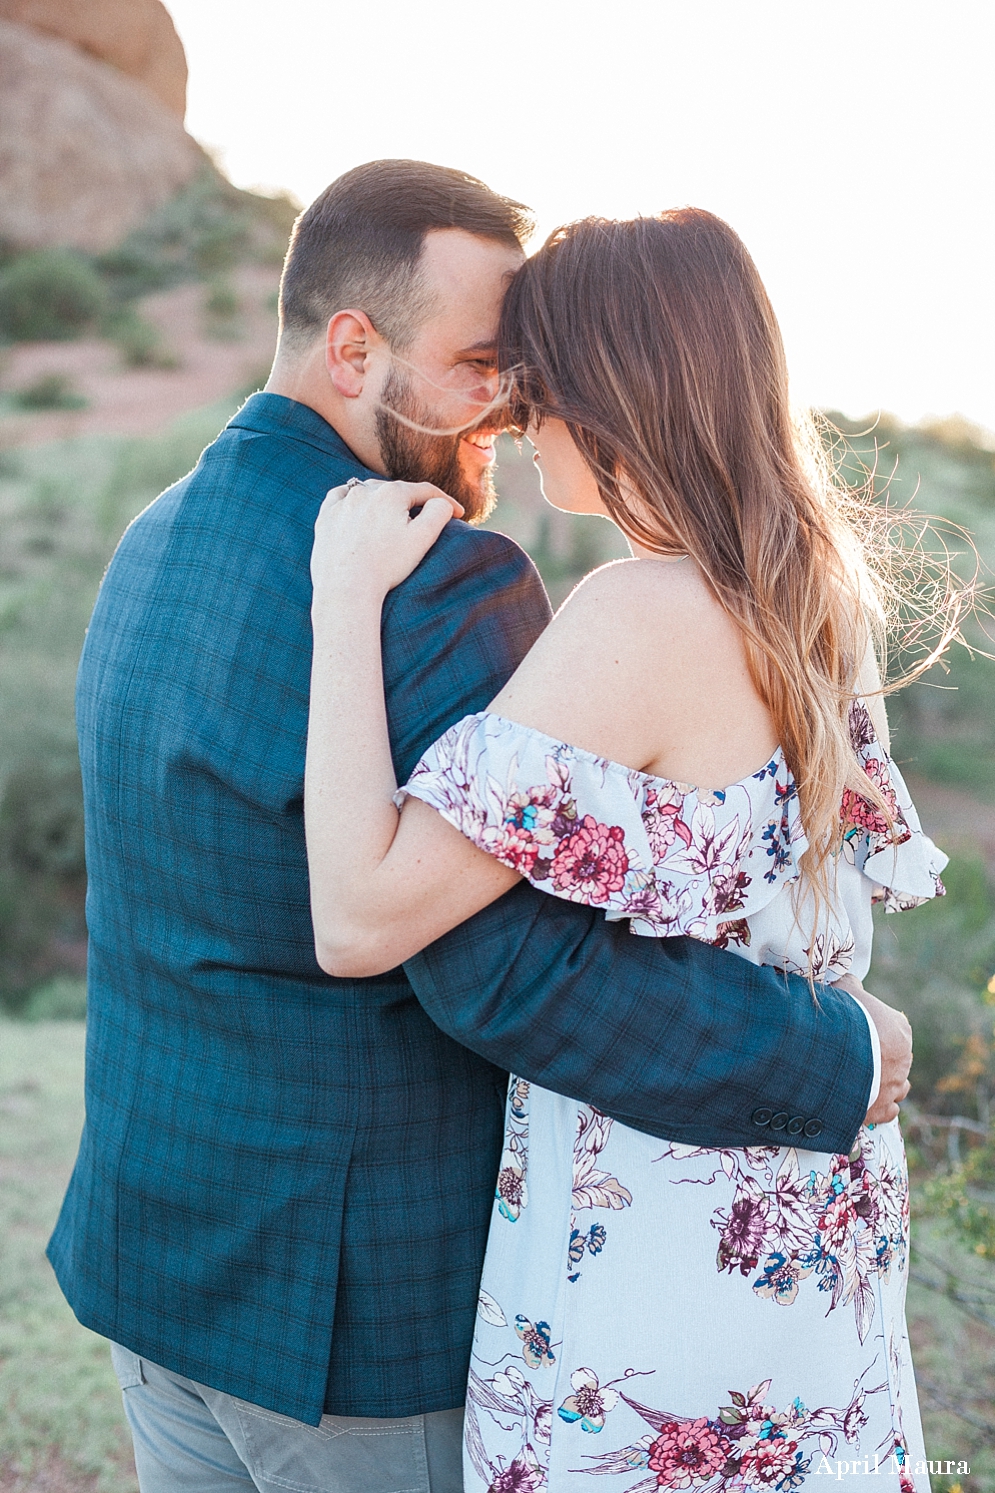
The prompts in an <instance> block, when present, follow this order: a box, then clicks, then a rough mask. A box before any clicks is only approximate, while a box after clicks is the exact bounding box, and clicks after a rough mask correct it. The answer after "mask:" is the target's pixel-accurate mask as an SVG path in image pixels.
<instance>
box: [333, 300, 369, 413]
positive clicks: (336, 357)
mask: <svg viewBox="0 0 995 1493" xmlns="http://www.w3.org/2000/svg"><path fill="white" fill-rule="evenodd" d="M382 341H383V338H382V337H381V336H380V334H379V333H378V332H377V330H376V328H375V327H374V325H373V323H372V322H371V321H370V318H369V317H368V316H367V315H366V313H365V312H364V311H336V313H335V315H334V316H333V317H332V319H331V321H330V322H329V323H328V330H327V332H326V334H325V367H326V368H327V369H328V377H329V378H330V379H331V381H332V384H333V386H334V388H335V390H336V392H337V393H339V394H341V395H342V396H343V397H344V398H345V399H357V398H358V397H359V395H360V394H362V392H363V384H364V382H365V379H366V375H367V374H368V373H369V371H370V355H371V354H372V352H373V350H374V348H375V347H377V346H378V345H379V344H380V343H381V342H382Z"/></svg>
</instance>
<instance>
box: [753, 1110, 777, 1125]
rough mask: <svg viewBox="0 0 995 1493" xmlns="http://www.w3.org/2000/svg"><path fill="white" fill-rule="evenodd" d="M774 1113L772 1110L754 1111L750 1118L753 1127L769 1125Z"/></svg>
mask: <svg viewBox="0 0 995 1493" xmlns="http://www.w3.org/2000/svg"><path fill="white" fill-rule="evenodd" d="M773 1113H774V1111H773V1110H772V1109H755V1110H754V1111H753V1113H752V1115H751V1116H750V1119H751V1120H752V1121H753V1123H754V1125H769V1124H770V1122H771V1117H772V1115H773Z"/></svg>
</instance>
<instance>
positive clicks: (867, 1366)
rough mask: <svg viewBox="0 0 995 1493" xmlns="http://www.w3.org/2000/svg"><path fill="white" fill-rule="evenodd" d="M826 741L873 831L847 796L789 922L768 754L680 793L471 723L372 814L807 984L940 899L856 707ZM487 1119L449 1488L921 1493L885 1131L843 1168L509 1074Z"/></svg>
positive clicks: (573, 751) (895, 1178)
mask: <svg viewBox="0 0 995 1493" xmlns="http://www.w3.org/2000/svg"><path fill="white" fill-rule="evenodd" d="M851 727H852V731H853V737H854V744H855V746H856V748H857V751H858V754H859V757H860V761H861V764H862V766H863V769H864V771H865V772H866V773H867V775H868V777H869V778H871V779H873V781H874V782H875V783H877V784H878V786H879V787H880V788H881V789H882V790H883V791H884V793H885V795H886V796H887V798H888V800H889V802H890V804H891V805H892V808H893V811H894V816H895V825H896V831H897V834H896V836H895V838H894V839H893V838H892V835H891V834H890V833H889V830H888V826H887V824H886V823H885V821H884V819H883V817H882V816H881V815H880V814H879V813H878V812H877V811H876V810H875V809H874V807H873V806H872V805H871V804H870V803H869V802H868V801H867V800H866V799H864V798H862V797H861V796H860V795H859V794H858V793H856V792H853V791H851V790H849V789H848V790H847V791H846V793H845V795H844V799H843V802H842V805H841V814H842V817H843V823H844V838H843V850H842V853H841V854H840V855H839V856H838V858H837V861H836V863H835V871H834V874H835V895H834V896H833V897H832V899H831V902H830V905H829V906H828V907H825V908H824V909H823V912H822V913H821V915H820V921H819V923H818V926H817V928H816V929H815V930H814V931H813V909H812V907H811V905H810V904H809V903H807V902H806V901H805V900H804V896H803V894H802V893H801V891H800V886H799V875H798V861H799V857H800V856H801V854H802V852H803V851H804V850H805V848H806V840H805V835H804V830H803V827H802V824H801V822H800V818H799V813H798V796H797V791H796V788H795V784H794V782H793V781H792V777H791V774H790V772H789V770H788V768H787V765H786V763H785V760H784V757H783V755H782V753H781V752H780V751H778V752H777V753H776V754H775V755H774V757H772V759H771V760H770V761H769V762H768V763H767V764H766V765H765V766H764V767H762V768H761V769H760V771H759V772H756V773H753V774H752V775H751V776H750V777H748V778H744V779H743V780H742V781H741V782H738V783H735V784H733V785H732V786H731V787H728V788H724V789H721V790H716V791H714V792H705V791H703V790H700V789H695V788H692V787H689V786H688V785H687V784H684V783H675V782H670V781H667V780H665V779H661V778H656V777H652V776H650V775H648V774H646V773H642V772H634V771H631V770H630V769H628V768H625V767H622V766H620V765H619V764H618V763H614V762H608V761H605V760H603V759H601V758H599V757H596V756H594V755H593V754H592V753H590V752H586V751H582V750H580V749H578V748H577V747H572V746H567V745H565V744H564V743H563V742H559V741H555V740H552V739H551V738H549V737H547V736H544V735H542V734H541V733H540V732H538V731H534V730H531V729H528V728H526V727H523V726H519V725H516V724H515V723H513V722H511V721H507V720H504V719H502V718H501V717H499V716H495V715H492V714H481V715H474V716H468V717H467V718H466V719H465V720H463V721H461V722H460V723H459V724H458V725H456V726H454V727H453V728H452V729H451V730H450V731H448V732H447V733H446V734H445V736H443V737H442V738H441V739H440V740H439V741H438V742H436V744H435V745H434V746H433V747H432V748H431V749H430V750H429V752H428V753H427V754H426V756H425V757H424V758H423V759H422V761H421V762H420V763H419V765H418V767H417V768H416V769H415V772H414V774H413V776H412V778H411V780H410V782H409V783H408V784H407V786H406V788H404V789H401V790H400V792H399V794H398V802H403V799H404V797H405V796H406V795H408V794H411V795H415V796H416V797H418V798H421V799H423V800H424V801H425V802H426V803H429V804H431V805H432V806H433V807H434V808H435V809H437V810H438V811H439V812H440V813H441V814H442V815H443V816H444V818H446V819H447V820H448V821H449V822H450V823H452V824H454V825H455V826H456V827H457V828H458V829H460V830H461V831H462V832H463V833H464V834H465V835H467V836H468V837H469V838H470V839H471V840H473V842H474V843H475V844H476V845H478V846H480V847H481V848H482V849H484V850H486V851H488V852H490V853H491V854H492V855H494V856H496V857H497V858H498V859H499V860H501V861H503V862H504V863H505V864H507V865H509V866H512V867H513V868H514V869H515V870H516V871H519V872H521V873H522V874H523V875H524V876H526V877H528V879H529V880H530V881H532V882H533V883H534V884H535V885H536V886H539V887H541V888H542V889H543V890H545V891H547V892H549V893H551V894H552V895H553V896H558V897H564V898H567V899H568V900H570V901H574V902H584V903H588V904H590V905H592V906H595V907H599V908H602V909H603V910H604V912H605V914H606V916H607V917H609V918H612V919H617V918H628V919H629V920H630V922H631V927H632V931H633V932H634V933H638V934H644V935H648V936H651V937H657V938H666V937H669V936H672V935H675V934H688V935H690V936H691V937H694V938H700V939H704V940H707V941H709V942H711V943H715V944H718V945H720V946H721V947H723V948H728V949H731V950H734V951H735V952H736V953H737V954H740V955H741V956H742V957H743V958H744V959H751V960H753V961H754V962H755V963H764V964H773V965H777V966H779V967H780V968H782V969H788V970H795V971H798V972H805V971H807V970H808V968H809V967H810V965H811V967H812V969H813V971H814V973H815V975H816V977H817V978H818V979H820V980H826V981H830V982H831V981H833V980H835V979H837V978H839V976H840V975H841V974H843V973H844V971H846V970H852V971H853V972H854V973H855V974H857V975H858V976H863V975H864V974H865V973H866V971H867V968H868V965H869V963H870V954H871V935H872V925H871V904H872V901H875V900H883V901H884V902H885V905H886V907H887V908H888V910H889V911H893V910H899V909H903V908H906V907H911V906H915V905H917V904H919V903H920V902H923V901H925V900H927V899H928V898H931V897H934V896H937V895H941V894H942V891H943V887H942V884H941V882H940V881H939V872H940V871H941V870H942V869H943V866H944V865H945V864H946V857H945V856H943V855H942V854H941V853H940V852H939V851H938V850H937V849H936V848H935V846H934V845H933V844H932V843H931V841H929V840H928V839H927V838H926V837H925V835H923V833H922V830H921V828H920V825H919V820H918V817H917V815H916V812H915V809H914V807H913V805H912V803H911V800H910V798H909V795H908V792H907V789H906V787H905V784H904V783H903V781H902V778H901V775H900V774H899V772H898V770H897V768H896V767H895V765H894V763H893V762H892V761H891V760H890V759H889V757H888V755H887V753H886V752H885V751H884V749H883V748H882V747H881V745H880V744H879V743H878V741H877V740H876V738H875V735H874V732H873V728H872V726H871V722H870V719H869V716H868V713H867V711H866V709H865V707H864V706H863V705H862V704H857V705H855V706H854V708H853V710H852V713H851ZM896 839H897V842H898V843H895V840H896ZM506 1115H507V1118H506V1137H505V1148H504V1155H503V1158H502V1162H501V1171H500V1175H499V1177H498V1181H497V1190H496V1196H495V1200H494V1213H493V1218H492V1222H491V1229H490V1237H489V1241H488V1246H487V1258H486V1263H485V1266H484V1274H483V1285H482V1290H481V1294H480V1305H479V1312H478V1322H477V1332H476V1336H475V1341H474V1349H473V1358H472V1367H471V1373H470V1381H469V1386H468V1391H467V1417H466V1439H465V1469H464V1470H465V1479H466V1487H467V1489H468V1490H473V1493H483V1490H485V1489H486V1490H492V1493H533V1490H539V1489H542V1488H545V1487H547V1486H548V1488H549V1489H550V1493H597V1489H598V1486H599V1483H598V1481H597V1479H599V1478H600V1479H604V1478H606V1477H608V1478H611V1480H612V1481H611V1483H609V1484H608V1485H607V1486H608V1488H611V1489H616V1490H618V1493H652V1490H655V1489H657V1488H661V1489H670V1488H673V1489H692V1488H693V1489H696V1490H707V1493H734V1490H747V1489H750V1490H758V1493H760V1490H776V1493H785V1490H794V1489H797V1488H799V1487H801V1486H802V1485H803V1484H806V1483H811V1486H812V1488H814V1489H817V1488H818V1487H819V1486H820V1484H819V1483H818V1482H812V1480H813V1479H814V1478H817V1477H818V1476H819V1475H820V1474H821V1475H822V1476H824V1477H826V1476H830V1475H831V1476H832V1477H833V1478H834V1479H836V1480H837V1481H839V1480H840V1476H841V1475H846V1476H847V1477H848V1479H849V1478H850V1477H855V1476H858V1475H859V1476H861V1477H868V1478H872V1479H873V1480H872V1481H871V1482H870V1483H868V1484H867V1485H866V1486H867V1488H868V1493H871V1490H872V1489H873V1490H875V1493H877V1490H880V1493H885V1490H886V1489H892V1490H895V1493H913V1490H914V1493H929V1478H928V1476H927V1475H926V1469H925V1468H924V1466H923V1464H924V1459H925V1451H924V1449H923V1441H922V1430H921V1426H920V1421H919V1411H918V1406H917V1403H916V1393H915V1383H914V1379H913V1373H912V1363H911V1359H910V1356H909V1346H908V1339H907V1334H906V1328H905V1288H906V1271H907V1246H908V1181H907V1174H906V1167H905V1158H904V1153H903V1149H902V1139H901V1135H900V1133H899V1128H898V1122H897V1121H894V1122H892V1123H891V1124H888V1125H879V1126H877V1127H868V1128H865V1129H862V1130H861V1132H860V1134H859V1136H858V1137H857V1140H856V1142H855V1144H854V1146H853V1149H852V1150H851V1152H850V1154H849V1155H833V1154H830V1153H828V1152H825V1151H819V1150H817V1149H813V1146H814V1145H815V1144H816V1133H817V1128H818V1126H817V1122H815V1128H813V1124H812V1122H807V1125H808V1128H807V1132H806V1130H805V1128H804V1126H805V1123H806V1122H803V1120H802V1119H801V1118H799V1119H795V1118H794V1117H788V1116H786V1115H775V1116H772V1117H771V1118H770V1122H769V1125H768V1126H767V1127H766V1128H765V1129H764V1130H763V1131H761V1132H760V1133H761V1135H762V1136H763V1138H764V1141H765V1143H764V1144H758V1145H756V1146H751V1147H749V1148H746V1149H742V1150H737V1149H733V1148H729V1149H705V1148H703V1147H696V1146H688V1145H678V1144H676V1143H668V1142H666V1141H660V1140H656V1139H654V1138H653V1137H651V1136H648V1135H644V1134H641V1133H639V1132H637V1131H635V1130H631V1129H629V1128H628V1127H627V1126H624V1125H622V1124H620V1123H618V1122H617V1121H613V1120H612V1119H610V1118H608V1117H607V1116H606V1115H603V1114H601V1113H599V1112H598V1111H597V1110H595V1109H592V1108H591V1107H590V1106H589V1105H585V1104H581V1103H578V1102H577V1101H576V1100H571V1099H566V1098H564V1097H562V1096H561V1095H559V1094H554V1093H551V1092H549V1091H548V1090H545V1089H541V1088H538V1087H537V1086H536V1085H534V1084H533V1085H530V1084H529V1083H527V1082H525V1081H524V1080H521V1079H518V1078H516V1077H514V1076H513V1077H512V1079H511V1082H510V1087H509V1095H508V1104H507V1112H506ZM794 1137H797V1138H794ZM777 1142H781V1144H777ZM841 1468H842V1469H843V1471H842V1474H841ZM600 1486H601V1487H602V1488H604V1487H605V1486H606V1485H605V1484H604V1482H601V1484H600Z"/></svg>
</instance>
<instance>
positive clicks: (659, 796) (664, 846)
mask: <svg viewBox="0 0 995 1493" xmlns="http://www.w3.org/2000/svg"><path fill="white" fill-rule="evenodd" d="M683 807H684V795H683V794H682V793H681V792H680V791H679V790H678V789H677V788H676V787H674V788H671V790H670V792H669V794H664V793H662V792H661V791H660V789H659V788H650V789H648V790H647V793H646V804H645V807H644V809H643V812H642V820H643V825H644V826H645V829H646V835H647V838H648V839H649V842H650V851H651V853H652V855H653V859H654V860H655V861H662V860H663V858H664V856H665V855H666V853H667V851H668V850H669V849H670V847H671V845H673V843H674V841H675V840H678V839H679V840H683V842H684V844H685V845H690V844H691V829H690V826H689V825H687V824H685V822H684V820H683V819H682V818H681V810H682V809H683Z"/></svg>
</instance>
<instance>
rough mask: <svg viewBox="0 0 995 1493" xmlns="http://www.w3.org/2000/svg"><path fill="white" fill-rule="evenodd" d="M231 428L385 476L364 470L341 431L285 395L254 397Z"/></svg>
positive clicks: (371, 474) (234, 419)
mask: <svg viewBox="0 0 995 1493" xmlns="http://www.w3.org/2000/svg"><path fill="white" fill-rule="evenodd" d="M228 428H229V429H232V428H234V429H236V430H254V431H256V432H258V433H259V434H262V435H282V436H287V437H289V438H290V439H291V440H295V441H301V442H302V443H303V444H304V445H305V446H313V447H314V448H315V449H316V450H318V451H323V452H324V453H325V454H326V455H327V456H332V457H335V458H336V459H337V460H339V461H341V462H345V463H347V464H348V465H349V466H350V467H354V468H355V469H356V472H357V473H358V472H364V473H366V474H367V475H368V476H370V477H379V476H382V475H383V474H382V473H380V472H374V471H373V470H372V469H371V468H370V467H367V466H364V465H363V463H362V462H361V461H360V459H359V457H358V456H356V455H355V453H354V452H352V451H350V449H349V447H348V446H347V445H346V443H345V441H344V440H343V439H342V437H341V436H340V435H339V433H338V431H337V430H334V429H333V428H332V426H331V425H329V423H328V421H327V420H325V419H323V418H322V416H321V415H319V414H318V412H317V411H316V410H313V409H311V407H310V406H309V405H306V404H299V403H298V402H297V400H296V399H286V398H285V397H284V396H283V395H282V394H253V395H252V396H251V398H249V399H247V400H246V402H245V404H243V406H242V408H241V409H240V410H239V411H238V413H237V414H236V415H235V416H234V417H233V418H232V419H231V420H229V422H228Z"/></svg>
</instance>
